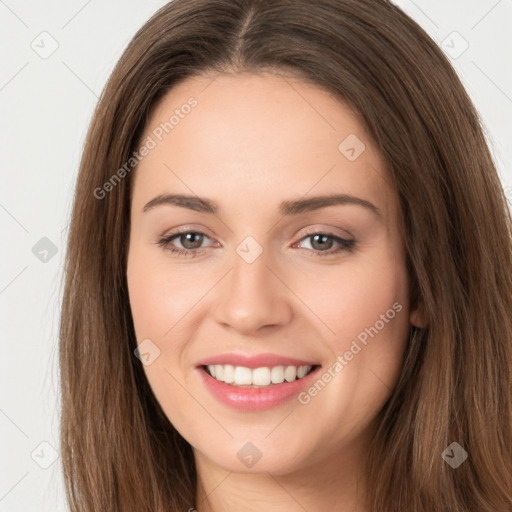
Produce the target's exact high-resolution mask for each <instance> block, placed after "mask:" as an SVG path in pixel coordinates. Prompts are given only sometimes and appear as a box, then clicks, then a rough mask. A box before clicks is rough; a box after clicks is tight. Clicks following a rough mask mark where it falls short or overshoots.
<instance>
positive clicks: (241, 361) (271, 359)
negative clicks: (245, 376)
mask: <svg viewBox="0 0 512 512" xmlns="http://www.w3.org/2000/svg"><path fill="white" fill-rule="evenodd" d="M209 364H232V365H233V366H244V367H245V368H261V367H263V366H270V367H272V366H306V365H310V366H315V365H317V364H318V363H312V362H308V361H302V360H300V359H294V358H293V357H285V356H279V355H277V354H258V355H254V356H248V355H245V354H220V355H218V356H214V357H209V358H207V359H203V360H202V361H199V362H198V363H197V366H208V365H209Z"/></svg>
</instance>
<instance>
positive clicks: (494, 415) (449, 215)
mask: <svg viewBox="0 0 512 512" xmlns="http://www.w3.org/2000/svg"><path fill="white" fill-rule="evenodd" d="M264 70H270V71H272V70H274V71H280V70H286V71H290V72H293V73H295V75H297V76H299V77H301V78H302V79H304V80H306V81H309V82H311V83H314V84H316V85H317V86H319V87H322V88H324V89H325V90H327V91H330V92H331V93H333V94H334V95H336V97H338V98H339V99H340V100H342V101H344V102H346V103H347V104H349V105H350V106H351V107H352V108H353V109H354V110H355V111H356V112H357V113H358V114H359V116H360V119H361V122H363V123H364V124H365V126H366V128H367V130H368V132H369V133H370V134H371V136H372V138H373V140H374V143H375V144H376V147H377V148H378V149H379V150H380V153H381V155H382V157H383V159H384V162H385V164H386V170H387V173H388V175H389V177H390V182H391V183H393V186H394V188H395V190H396V193H397V197H398V199H399V203H400V207H401V212H402V216H403V221H404V226H405V239H406V250H407V265H408V271H409V274H410V278H411V282H412V286H411V301H412V302H413V303H415V304H421V307H422V310H423V313H424V317H425V320H426V322H427V326H426V327H425V328H423V329H418V328H414V327H412V328H411V332H410V337H409V340H408V345H407V352H406V358H405V363H404V366H403V370H402V374H401V376H400V379H399V381H398V384H397V386H396V388H395V390H394V391H393V394H392V395H391V397H390V398H389V400H388V401H387V402H386V404H385V405H384V407H383V409H382V411H381V412H380V414H379V416H378V418H377V421H378V430H377V434H376V436H375V438H374V440H373V442H372V445H371V446H370V458H369V460H368V471H367V477H368V481H369V482H370V485H369V495H368V502H369V504H370V506H371V510H372V511H373V510H375V511H379V512H398V511H415V512H433V511H450V512H463V511H464V512H468V511H478V512H484V511H489V512H491V511H492V512H497V511H505V510H508V511H510V510H511V507H512V405H511V396H512V393H511V391H512V389H511V388H512V368H511V362H512V242H511V240H512V228H511V226H512V221H511V217H510V212H509V210H508V207H507V203H506V198H505V195H504V193H503V190H502V187H501V184H500V180H499V178H498V176H497V172H496V169H495V167H494V164H493V161H492V159H491V155H490V153H489V150H488V147H487V145H486V141H485V138H484V136H483V133H482V128H481V125H480V121H479V117H478V115H477V113H476V111H475V108H474V107H473V105H472V103H471V101H470V99H469V97H468V95H467V93H466V92H465V90H464V88H463V86H462V85H461V82H460V80H459V79H458V77H457V75H456V73H455V72H454V70H453V68H452V67H451V65H450V63H449V62H448V60H447V59H446V58H445V56H444V55H443V53H442V52H441V51H440V49H439V48H438V47H437V46H436V44H435V43H434V42H433V41H432V40H431V39H430V38H429V36H428V35H427V34H426V33H425V32H424V31H423V30H422V29H421V28H420V27H419V26H418V25H417V24H416V23H415V22H414V21H412V20H411V19H410V18H409V17H408V16H406V15H405V14H404V13H403V12H402V11H401V10H400V9H399V8H397V7H396V6H394V5H393V4H391V3H390V2H388V1H386V0H315V1H310V0H272V1H263V0H174V1H173V2H171V3H169V4H167V5H166V6H165V7H163V8H162V9H160V10H159V11H158V12H157V13H156V14H155V15H154V16H153V17H152V18H151V19H150V20H149V21H148V22H147V23H146V24H145V25H144V26H143V27H142V29H140V30H139V32H138V33H137V34H136V35H135V37H134V38H133V40H132V41H131V42H130V44H129V46H128V47H127V49H126V50H125V52H124V54H123V55H122V57H121V59H120V60H119V62H118V63H117V65H116V67H115V69H114V71H113V73H112V75H111V76H110V79H109V80H108V83H107V85H106V87H105V89H104V91H103V94H102V96H101V98H100V101H99V103H98V105H97V107H96V111H95V114H94V118H93V120H92V123H91V126H90V129H89V132H88V135H87V139H86V143H85V148H84V151H83V156H82V160H81V164H80V172H79V176H78V181H77V185H76V194H75V198H74V208H73V213H72V221H71V228H70V234H69V241H68V248H67V259H66V268H65V271H66V278H65V291H64V298H63V306H62V318H61V330H60V368H61V392H62V404H61V405H62V411H61V414H62V416H61V417H62V420H61V453H62V462H63V468H64V478H65V483H66V491H67V497H68V500H69V503H70V507H71V511H72V512H78V511H80V512H99V511H122V512H125V511H137V512H142V511H152V512H164V511H171V510H172V511H185V510H188V509H189V508H190V507H193V505H194V501H195V487H196V483H197V482H196V480H197V477H196V472H195V467H194V459H193V454H192V449H191V447H190V445H189V444H188V443H187V442H186V441H185V440H184V439H183V438H182V437H181V436H180V434H179V433H178V432H177V431H176V430H175V429H174V427H173V426H172V425H171V424H170V422H169V421H168V419H167V418H166V416H165V414H164V413H163V411H162V409H161V408H160V406H159V404H158V403H157V401H156V399H155V397H154V395H153V393H152V391H151V389H150V387H149V384H148V382H147V380H146V378H145V375H144V372H143V369H142V366H141V363H140V361H139V360H138V359H137V358H136V357H135V356H134V354H133V350H134V349H135V348H136V339H135V335H134V329H133V324H132V318H131V312H130V305H129V301H128V293H127V284H126V275H125V274H126V254H127V243H128V232H129V210H130V185H131V181H132V180H131V177H132V174H133V172H130V170H129V168H126V167H125V170H126V169H128V171H127V172H126V173H125V175H123V177H122V179H116V180H115V181H110V183H113V185H112V186H111V187H109V193H108V194H106V193H104V192H102V193H101V194H99V193H98V192H97V191H98V190H100V189H102V190H105V186H104V185H105V183H107V182H109V180H112V176H113V175H114V174H115V173H116V171H117V170H118V169H120V168H122V167H123V165H124V164H125V163H126V162H127V161H129V159H130V157H131V156H132V154H133V151H134V150H136V149H137V144H139V143H140V140H139V139H140V136H141V133H142V131H143V129H144V126H145V123H146V121H147V119H148V115H149V112H150V109H151V108H152V107H153V106H154V105H155V104H156V102H157V101H158V100H159V99H160V98H161V97H162V96H163V95H164V94H165V93H166V92H167V91H169V90H170V89H171V88H172V87H173V86H174V85H176V84H177V83H178V82H179V81H180V80H183V79H186V78H187V77H192V76H194V75H203V74H206V73H210V72H213V73H217V72H226V71H229V72H239V71H250V72H254V73H257V72H261V71H264ZM198 108H200V106H199V107H198ZM118 176H120V175H119V174H118ZM95 191H96V193H95ZM101 195H103V197H98V196H101ZM454 442H456V443H458V445H460V446H461V447H462V448H463V449H464V450H465V451H466V452H467V454H468V458H467V459H466V460H465V461H464V462H463V463H462V464H460V466H459V467H457V468H454V467H452V466H451V465H450V464H448V463H447V462H445V460H446V457H444V456H443V454H444V453H445V450H446V449H447V448H448V450H449V454H450V455H452V454H453V451H451V452H450V450H453V445H452V443H454ZM450 446H452V448H450ZM456 448H457V449H459V448H458V447H456Z"/></svg>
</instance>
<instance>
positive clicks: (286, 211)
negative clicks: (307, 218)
mask: <svg viewBox="0 0 512 512" xmlns="http://www.w3.org/2000/svg"><path fill="white" fill-rule="evenodd" d="M161 205H174V206H179V207H181V208H187V209H189V210H194V211H196V212H201V213H209V214H216V213H217V212H218V211H219V207H218V205H217V203H216V202H215V201H212V200H211V199H206V198H201V197H198V196H191V195H186V194H161V195H159V196H157V197H155V198H153V199H151V201H149V202H148V203H147V204H146V205H145V206H144V208H143V210H142V211H143V212H147V211H148V210H151V209H153V208H155V207H157V206H161ZM337 205H356V206H362V207H363V208H366V209H368V210H370V211H371V212H373V213H374V214H375V215H377V216H378V217H382V213H381V211H380V210H379V209H378V208H377V207H376V206H375V205H374V204H373V203H371V202H370V201H367V200H366V199H361V198H359V197H355V196H351V195H348V194H330V195H323V196H313V197H309V198H307V199H296V200H289V201H283V202H282V203H281V204H280V206H279V213H280V214H281V215H284V216H290V215H298V214H301V213H306V212H310V211H314V210H319V209H321V208H327V207H328V206H337Z"/></svg>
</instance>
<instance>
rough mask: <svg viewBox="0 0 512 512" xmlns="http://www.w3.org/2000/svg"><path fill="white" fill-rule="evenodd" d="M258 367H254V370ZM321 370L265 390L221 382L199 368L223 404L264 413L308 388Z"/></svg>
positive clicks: (207, 385) (207, 384) (211, 390)
mask: <svg viewBox="0 0 512 512" xmlns="http://www.w3.org/2000/svg"><path fill="white" fill-rule="evenodd" d="M219 364H220V363H219ZM225 364H230V363H225ZM238 366H242V365H238ZM264 366H266V365H264ZM272 366H273V365H272ZM293 366H295V365H293ZM299 366H301V365H299ZM257 367H258V366H254V368H257ZM319 369H320V366H318V367H317V368H314V369H313V371H312V372H311V373H309V374H308V375H306V376H305V377H302V379H298V380H294V381H292V382H286V381H285V382H283V383H282V384H274V385H272V386H269V387H263V388H241V387H236V386H232V385H231V384H226V383H225V382H220V381H218V380H216V379H214V378H213V377H211V376H210V375H209V374H208V373H207V372H206V370H205V369H204V368H203V367H199V368H198V370H199V373H200V375H201V378H202V379H203V382H204V383H205V385H206V387H207V388H208V389H209V391H210V392H211V393H212V395H213V396H214V397H215V398H217V400H219V401H220V402H221V403H223V404H225V405H228V406H230V407H234V408H236V409H239V410H241V411H263V410H266V409H271V408H272V407H277V406H278V405H280V404H282V403H284V402H286V401H287V400H289V399H290V398H291V397H293V396H297V395H298V394H299V393H300V392H301V391H302V390H304V389H305V388H307V387H308V386H309V385H310V383H311V381H312V379H314V378H315V375H316V373H317V371H318V370H319Z"/></svg>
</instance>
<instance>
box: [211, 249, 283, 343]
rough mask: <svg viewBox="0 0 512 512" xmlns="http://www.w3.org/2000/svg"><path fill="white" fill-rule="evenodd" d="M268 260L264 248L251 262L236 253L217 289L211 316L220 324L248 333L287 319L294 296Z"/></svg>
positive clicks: (281, 323) (280, 324)
mask: <svg viewBox="0 0 512 512" xmlns="http://www.w3.org/2000/svg"><path fill="white" fill-rule="evenodd" d="M269 263H270V262H269V260H268V258H267V256H266V252H265V251H263V253H262V254H261V255H260V256H259V257H258V258H257V259H256V260H255V261H253V262H252V263H248V262H247V261H245V260H244V259H243V258H241V257H240V256H239V255H238V254H235V256H234V260H233V269H232V270H231V272H229V274H228V275H227V276H226V279H224V280H223V283H222V284H221V286H219V287H217V289H216V294H217V295H216V298H215V304H216V305H215V306H214V317H215V320H216V321H217V322H218V323H219V324H221V325H223V326H224V327H230V328H232V329H234V330H236V331H238V332H239V333H244V334H247V335H250V334H255V333H261V331H262V330H263V329H264V328H267V329H269V328H271V327H274V328H276V327H277V326H283V325H286V324H287V323H288V322H290V320H291V319H292V317H293V308H292V302H291V300H292V298H293V295H292V293H291V292H290V291H289V290H288V288H287V287H286V286H285V285H284V284H283V282H282V281H284V282H286V279H284V276H279V273H280V272H279V270H278V269H276V268H274V267H275V265H273V266H272V267H271V266H270V265H269ZM277 276H279V277H277Z"/></svg>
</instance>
